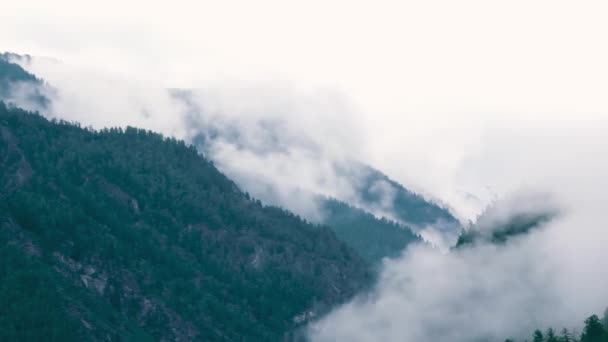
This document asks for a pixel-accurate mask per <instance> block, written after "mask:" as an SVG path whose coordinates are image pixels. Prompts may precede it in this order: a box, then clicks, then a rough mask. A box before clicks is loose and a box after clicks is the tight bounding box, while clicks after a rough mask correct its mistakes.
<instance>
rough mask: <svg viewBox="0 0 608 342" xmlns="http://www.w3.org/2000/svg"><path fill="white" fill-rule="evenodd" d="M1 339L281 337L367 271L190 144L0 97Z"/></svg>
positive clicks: (323, 232)
mask: <svg viewBox="0 0 608 342" xmlns="http://www.w3.org/2000/svg"><path fill="white" fill-rule="evenodd" d="M0 213H1V215H0V246H1V247H0V296H1V297H2V298H0V302H1V303H3V304H2V305H0V327H2V329H0V340H3V341H5V340H9V341H10V340H31V341H40V340H55V341H69V340H73V341H80V340H118V339H121V340H145V339H150V340H165V341H186V340H232V341H237V340H238V341H241V340H243V341H254V340H256V341H273V340H280V339H282V338H289V336H290V334H292V332H293V331H294V329H297V327H298V326H299V325H301V324H303V323H304V322H305V321H306V320H307V319H310V318H311V317H312V316H314V315H315V314H319V313H320V312H322V311H323V310H324V309H325V308H327V307H329V306H331V305H333V304H336V303H339V302H341V301H344V300H346V299H347V298H349V297H351V296H352V295H353V294H354V293H355V292H356V291H357V290H359V289H361V288H362V287H363V286H365V284H366V283H367V282H368V281H369V273H368V270H367V265H366V263H365V262H364V261H363V260H362V259H361V258H360V257H359V256H358V255H357V254H356V253H355V252H354V251H352V250H351V249H350V248H349V247H347V246H346V245H345V244H343V243H341V242H340V241H339V240H338V239H337V238H336V237H335V235H334V233H333V232H332V231H331V230H330V229H329V228H327V227H325V226H317V225H312V224H309V223H306V222H305V221H303V220H301V219H300V218H298V217H297V216H294V215H293V214H290V213H289V212H286V211H284V210H282V209H279V208H275V207H268V206H263V205H262V204H261V203H260V202H259V201H256V200H253V199H251V198H249V196H248V195H247V194H246V193H243V192H241V191H240V190H239V189H238V188H237V187H236V186H235V184H234V183H233V182H232V181H230V180H229V179H228V178H226V177H225V176H224V175H222V174H221V173H220V172H219V171H217V169H216V168H215V167H214V166H213V164H212V163H211V162H209V161H208V160H206V159H205V158H203V157H201V156H200V155H199V154H198V153H197V151H196V150H195V149H194V148H193V147H189V146H186V145H185V144H184V143H183V142H181V141H176V140H174V139H167V138H163V137H162V136H160V135H158V134H155V133H151V132H147V131H143V130H138V129H134V128H128V129H126V130H121V129H109V130H104V131H92V130H89V129H83V128H80V127H78V126H77V125H74V124H67V123H56V122H49V121H47V120H46V119H44V118H42V117H41V116H39V115H36V114H31V113H27V112H24V111H22V110H19V109H14V108H7V107H6V106H5V105H4V104H2V103H0Z"/></svg>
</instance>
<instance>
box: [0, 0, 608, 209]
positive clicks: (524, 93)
mask: <svg viewBox="0 0 608 342" xmlns="http://www.w3.org/2000/svg"><path fill="white" fill-rule="evenodd" d="M606 17H608V3H607V2H605V1H555V0H553V1H545V0H541V1H529V0H528V1H520V0H515V1H488V0H484V1H481V0H480V1H470V0H467V1H448V0H431V1H382V0H381V1H297V2H296V1H272V0H263V1H181V0H178V1H171V2H158V4H155V2H152V1H129V2H126V1H115V0H110V1H104V2H96V3H92V2H83V1H67V0H59V1H52V2H46V1H27V0H25V1H11V2H7V3H6V4H3V6H2V12H1V13H0V42H1V43H2V44H1V49H2V50H7V51H14V52H18V53H28V54H32V55H37V56H48V57H52V58H57V59H59V60H61V61H63V62H66V63H69V64H70V65H79V66H82V67H83V68H93V69H95V70H96V71H97V72H99V73H103V74H107V75H120V77H123V78H128V79H130V80H139V81H142V82H146V83H154V84H159V85H162V86H165V87H182V88H184V87H198V86H200V85H204V84H208V83H210V82H220V83H221V82H233V83H234V82H236V83H239V82H241V83H247V84H256V82H266V83H268V82H275V81H276V82H286V83H289V84H292V85H294V86H295V87H304V88H307V89H308V88H310V89H326V90H328V91H331V92H335V93H339V94H342V95H343V96H344V97H346V98H347V99H348V101H350V102H351V103H352V104H353V108H355V109H356V110H357V112H358V113H361V114H360V115H357V117H356V118H354V117H353V121H356V123H357V126H358V127H363V130H362V132H361V133H360V134H361V135H362V137H361V139H362V140H363V141H365V143H364V144H363V145H364V146H363V147H362V148H361V149H359V150H358V151H357V152H358V153H359V154H360V157H361V159H363V160H365V161H367V162H369V163H371V164H373V165H374V166H376V167H378V168H381V169H383V170H384V171H385V172H387V173H388V174H389V175H390V176H391V177H393V178H396V179H397V180H399V181H402V182H404V183H406V184H408V185H411V186H412V187H413V188H415V189H417V190H419V191H423V192H427V193H429V194H430V195H432V196H434V197H437V198H440V199H442V200H444V201H446V202H448V203H451V204H452V205H454V206H459V205H462V204H461V203H460V201H461V197H462V196H463V192H471V193H475V192H476V191H477V190H479V189H485V188H486V187H490V188H491V189H492V190H491V191H490V192H493V191H496V192H498V193H502V192H503V191H508V190H512V189H507V188H508V187H509V186H511V185H509V186H505V187H506V188H505V189H502V188H501V187H503V184H501V181H500V180H489V181H488V183H485V182H484V183H479V182H477V181H474V182H473V183H476V184H470V183H471V182H470V178H471V177H470V176H467V177H468V178H467V177H464V178H463V177H461V175H462V173H463V172H464V171H463V170H462V164H463V163H464V161H465V160H467V159H470V158H472V156H471V153H473V154H475V153H477V152H478V151H479V150H480V148H481V147H482V146H483V145H484V142H483V139H484V137H485V136H488V135H489V134H491V133H488V127H495V126H496V125H498V124H499V123H500V124H505V125H506V126H519V125H528V124H529V122H532V124H531V125H532V126H534V125H537V124H538V122H543V121H545V120H551V121H554V120H557V121H558V125H563V126H566V127H567V126H568V125H569V122H570V121H571V120H580V119H581V118H582V119H583V120H587V121H591V122H599V124H600V125H604V124H605V123H606V120H607V118H608V99H607V98H606V94H608V63H606V61H608V44H606V43H605V42H606V41H608V21H607V20H606ZM285 115H289V113H286V114H285ZM560 122H561V124H559V123H560ZM560 140H563V139H560ZM412 165H416V167H412ZM516 176H517V175H516ZM482 178H483V177H482ZM519 178H522V177H519ZM515 183H516V182H515ZM477 195H479V194H477ZM463 206H466V205H463ZM462 210H463V211H467V210H468V209H466V208H463V209H462ZM470 214H471V212H468V213H467V215H470Z"/></svg>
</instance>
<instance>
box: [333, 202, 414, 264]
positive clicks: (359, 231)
mask: <svg viewBox="0 0 608 342" xmlns="http://www.w3.org/2000/svg"><path fill="white" fill-rule="evenodd" d="M322 203H323V206H322V209H323V213H324V216H325V220H324V221H323V223H325V224H327V225H328V226H330V227H331V228H332V229H333V230H334V232H335V233H336V235H337V236H338V238H339V239H341V240H342V241H344V242H346V244H348V245H349V246H351V247H352V248H353V249H354V250H356V251H357V252H358V253H359V254H360V255H361V256H363V257H364V258H365V259H366V260H367V261H369V262H370V263H372V264H378V263H379V262H380V261H382V258H384V257H396V256H398V255H400V254H401V252H403V250H404V249H405V248H406V247H407V245H409V244H410V243H416V242H421V241H422V239H421V238H420V237H419V236H418V235H416V234H414V233H413V232H412V231H411V230H410V228H408V227H404V226H402V225H400V224H397V223H395V222H392V221H389V220H387V219H384V218H382V219H379V218H376V217H374V216H373V215H371V214H369V213H367V212H365V211H363V210H360V209H358V208H355V207H352V206H350V205H348V204H346V203H344V202H340V201H337V200H334V199H322Z"/></svg>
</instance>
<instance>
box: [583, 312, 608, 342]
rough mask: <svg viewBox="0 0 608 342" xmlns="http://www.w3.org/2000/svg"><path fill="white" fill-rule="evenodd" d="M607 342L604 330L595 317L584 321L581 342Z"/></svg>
mask: <svg viewBox="0 0 608 342" xmlns="http://www.w3.org/2000/svg"><path fill="white" fill-rule="evenodd" d="M605 341H608V333H607V332H606V328H605V327H604V326H603V325H602V322H600V319H599V318H598V317H597V316H596V315H592V316H591V317H589V318H587V319H586V320H585V328H584V329H583V333H582V335H581V342H605Z"/></svg>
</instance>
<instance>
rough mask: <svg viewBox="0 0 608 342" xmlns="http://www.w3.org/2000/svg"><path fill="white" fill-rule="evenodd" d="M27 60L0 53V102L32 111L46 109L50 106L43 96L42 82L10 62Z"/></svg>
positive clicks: (22, 57)
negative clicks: (17, 105) (24, 107)
mask: <svg viewBox="0 0 608 342" xmlns="http://www.w3.org/2000/svg"><path fill="white" fill-rule="evenodd" d="M27 58H29V57H27V56H20V55H16V54H12V53H0V100H2V101H4V102H5V103H9V104H19V105H22V106H26V107H27V109H32V110H37V109H43V108H46V107H48V106H49V105H50V100H49V99H48V98H47V97H46V96H45V94H44V91H43V89H44V82H43V81H42V80H41V79H39V78H37V77H36V76H35V75H33V74H31V73H29V72H28V71H26V70H25V69H23V68H22V67H21V66H20V65H19V64H16V63H13V62H12V60H15V59H26V60H27Z"/></svg>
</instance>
